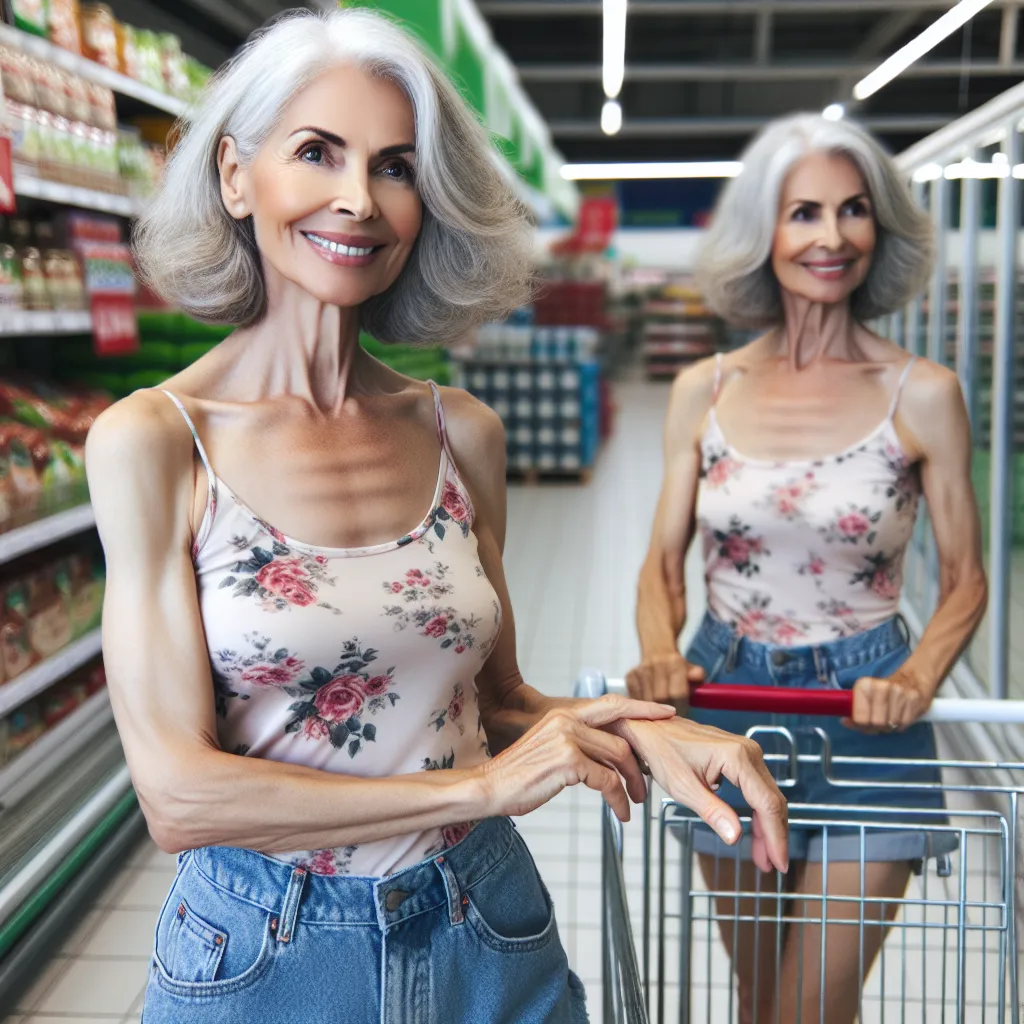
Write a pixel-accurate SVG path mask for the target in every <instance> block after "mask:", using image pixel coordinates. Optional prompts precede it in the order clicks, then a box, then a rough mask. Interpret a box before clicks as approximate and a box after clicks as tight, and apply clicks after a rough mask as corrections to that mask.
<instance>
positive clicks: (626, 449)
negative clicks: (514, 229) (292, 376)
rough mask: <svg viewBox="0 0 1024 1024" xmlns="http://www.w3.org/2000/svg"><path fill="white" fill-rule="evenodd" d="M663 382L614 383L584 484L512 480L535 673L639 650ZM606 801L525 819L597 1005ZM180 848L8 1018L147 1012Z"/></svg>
mask: <svg viewBox="0 0 1024 1024" xmlns="http://www.w3.org/2000/svg"><path fill="white" fill-rule="evenodd" d="M667 398H668V387H667V386H666V385H663V384H647V383H645V382H642V381H639V380H637V381H635V382H629V383H625V384H622V385H619V386H618V387H617V388H616V399H617V401H618V403H619V405H620V411H619V415H618V420H617V423H616V431H615V436H614V437H613V438H612V440H611V442H610V444H609V445H608V446H607V447H606V449H605V451H604V452H603V453H602V456H601V460H600V463H599V465H598V467H597V471H596V473H595V474H594V479H593V481H592V483H591V484H590V486H588V487H577V486H569V485H566V486H561V485H559V486H541V487H518V486H513V487H512V488H511V489H510V494H509V536H508V546H507V551H506V559H505V561H506V569H507V573H508V579H509V586H510V588H511V591H512V600H513V604H514V606H515V609H516V616H517V626H518V633H519V653H520V659H521V664H522V667H523V671H524V674H525V675H526V678H527V679H528V680H529V681H530V682H531V683H532V684H533V685H535V686H537V687H539V688H541V689H543V690H546V691H548V692H550V693H553V694H568V693H570V692H571V689H572V684H573V679H574V676H575V674H576V673H577V671H578V670H579V668H580V666H582V665H593V666H596V667H599V668H601V669H602V670H604V671H606V672H608V673H609V674H616V675H621V674H622V673H623V672H625V670H626V669H627V668H628V667H629V666H630V665H631V664H632V663H633V662H634V660H635V659H636V657H637V654H638V648H637V644H636V640H635V638H634V635H633V622H632V619H633V603H634V596H633V595H634V586H635V580H636V572H637V569H638V567H639V565H640V561H641V559H642V558H643V554H644V548H645V545H646V541H647V532H648V529H649V525H650V523H649V520H650V517H651V515H652V513H653V507H654V502H655V499H656V495H657V488H658V481H659V474H660V447H661V445H660V429H661V419H662V416H663V413H664V408H665V404H666V401H667ZM598 812H599V801H598V799H597V798H596V797H592V796H591V795H590V794H584V793H578V792H576V791H572V792H570V793H567V794H565V795H563V797H561V798H560V799H558V800H557V801H555V802H554V803H553V804H551V805H549V806H548V807H546V808H543V809H542V810H540V811H538V812H537V813H535V814H532V815H529V816H528V818H526V819H522V820H521V822H520V824H521V827H522V830H523V832H524V834H525V835H526V836H527V839H528V841H529V844H530V846H531V848H532V849H533V851H534V854H535V856H536V858H537V860H538V862H539V864H540V869H541V873H542V874H543V876H544V878H545V880H546V881H547V883H548V884H549V887H550V889H551V892H552V894H553V897H554V899H555V903H556V906H557V916H558V923H559V928H560V930H561V932H562V937H563V941H564V942H565V945H566V948H567V950H568V953H569V957H570V960H571V962H572V963H573V965H574V967H575V969H576V970H577V971H578V972H579V974H580V975H581V977H582V978H583V979H584V980H585V981H586V982H587V986H588V989H589V992H590V1000H591V1006H592V1008H593V1011H594V1020H595V1022H596V1021H597V1020H599V1017H600V1009H599V1008H600V991H599V979H600V948H601V946H600V928H599V924H598V922H599V916H598V914H599V908H600V886H599V883H600V855H599V843H598V839H599V831H598V829H599V818H598ZM173 865H174V859H173V858H172V857H169V856H167V855H165V854H162V853H160V852H159V851H158V850H156V849H155V847H153V846H151V845H150V844H148V843H147V844H146V845H144V846H143V847H142V848H141V849H140V850H139V851H138V852H137V853H136V855H135V856H134V857H133V859H132V861H131V863H130V864H128V865H126V867H125V870H124V872H123V873H122V875H121V876H120V877H119V878H117V879H116V880H115V881H114V882H113V884H112V885H111V886H110V888H109V889H108V891H107V892H105V893H102V894H98V895H97V902H96V905H95V907H94V909H93V910H92V911H91V912H90V914H89V915H88V917H87V918H86V920H85V921H84V922H83V924H82V926H81V927H80V928H79V929H78V931H77V932H76V933H75V934H74V935H72V936H70V937H69V938H68V941H67V942H66V943H65V945H64V947H63V949H62V951H61V954H60V956H59V957H58V958H57V959H55V960H54V961H53V962H52V963H50V964H49V965H47V966H46V967H45V969H44V970H43V972H42V974H41V975H40V978H39V981H38V982H37V984H36V985H35V987H34V988H33V989H32V990H31V991H30V992H29V993H28V994H27V995H26V996H25V997H24V998H23V999H22V1001H21V1006H20V1008H19V1013H18V1014H17V1015H15V1016H14V1017H11V1018H9V1024H15V1022H17V1024H56V1022H58V1021H68V1020H72V1021H77V1022H79V1024H83V1022H89V1024H98V1022H100V1021H103V1022H114V1021H119V1022H120V1021H126V1022H128V1021H138V1020H139V1019H140V1018H139V1014H140V1012H141V999H142V990H143V986H144V984H145V980H146V963H147V958H148V955H149V950H150V946H151V942H152V930H153V924H154V921H155V919H156V915H157V913H158V911H159V909H160V906H161V905H162V903H163V899H164V896H165V895H166V892H167V888H168V886H169V884H170V880H171V878H172V876H173V870H174V866H173Z"/></svg>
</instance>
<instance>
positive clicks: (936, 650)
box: [853, 363, 988, 728]
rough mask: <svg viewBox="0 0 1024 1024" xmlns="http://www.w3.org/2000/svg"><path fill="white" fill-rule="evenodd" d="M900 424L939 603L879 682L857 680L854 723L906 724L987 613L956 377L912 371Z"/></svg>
mask: <svg viewBox="0 0 1024 1024" xmlns="http://www.w3.org/2000/svg"><path fill="white" fill-rule="evenodd" d="M900 426H901V427H903V428H904V432H905V433H907V434H909V435H911V436H912V437H913V439H914V441H915V442H916V445H917V447H918V449H919V451H920V455H921V463H920V465H921V482H922V486H923V489H924V496H925V500H926V501H927V503H928V511H929V516H930V519H931V525H932V530H933V531H934V534H935V543H936V547H937V548H938V555H939V602H938V607H937V608H936V611H935V614H934V615H933V616H932V619H931V621H930V622H929V623H928V626H927V628H926V629H925V631H924V635H923V636H922V637H921V639H920V641H919V643H918V645H917V647H916V649H915V650H914V652H913V654H911V655H910V657H909V658H908V659H907V661H906V662H905V663H904V665H903V667H902V668H901V669H900V670H899V671H898V672H896V673H895V674H894V676H893V679H892V680H891V681H889V682H891V684H894V685H885V683H886V681H884V680H861V681H860V682H858V683H857V686H856V687H855V689H854V712H853V721H854V722H856V723H857V724H858V725H865V726H871V727H874V728H879V727H884V726H888V725H889V724H897V725H903V726H906V725H909V724H910V723H911V722H913V721H915V720H916V719H917V718H918V717H919V716H920V715H921V714H923V713H924V711H925V710H926V709H927V707H928V705H929V704H930V703H931V701H932V698H933V697H934V696H935V693H936V691H937V690H938V688H939V686H940V685H941V684H942V682H943V680H944V679H945V678H946V676H947V675H948V674H949V672H950V670H951V669H952V668H953V665H954V664H955V663H956V660H957V658H959V657H960V655H961V654H962V653H963V651H964V649H965V648H966V646H967V644H968V643H969V642H970V639H971V637H972V636H973V634H974V631H975V629H977V628H978V623H979V622H980V621H981V619H982V616H983V615H984V614H985V604H986V601H987V597H988V588H987V584H986V581H985V570H984V568H983V565H982V554H981V524H980V522H979V519H978V506H977V503H976V502H975V499H974V488H973V486H972V484H971V431H970V423H969V421H968V418H967V409H966V407H965V406H964V401H963V396H962V394H961V391H960V385H959V382H958V381H957V378H956V376H955V375H954V374H953V373H952V372H950V371H949V370H947V369H945V368H944V367H940V366H935V365H934V364H931V363H919V364H918V365H917V366H915V368H914V370H913V372H912V375H911V379H910V380H909V381H908V384H907V388H906V391H905V393H904V396H903V399H902V401H901V403H900Z"/></svg>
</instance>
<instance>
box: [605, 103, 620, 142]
mask: <svg viewBox="0 0 1024 1024" xmlns="http://www.w3.org/2000/svg"><path fill="white" fill-rule="evenodd" d="M621 127H622V107H621V106H620V105H619V101H618V100H605V101H604V106H603V107H602V108H601V131H603V132H604V133H605V135H614V134H615V133H616V132H617V131H618V130H619V129H620V128H621Z"/></svg>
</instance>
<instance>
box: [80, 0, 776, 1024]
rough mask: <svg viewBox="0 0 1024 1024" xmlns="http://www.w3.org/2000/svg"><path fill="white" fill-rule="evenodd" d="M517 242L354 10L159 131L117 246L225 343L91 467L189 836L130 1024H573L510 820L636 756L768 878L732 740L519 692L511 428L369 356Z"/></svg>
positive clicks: (756, 794) (372, 19)
mask: <svg viewBox="0 0 1024 1024" xmlns="http://www.w3.org/2000/svg"><path fill="white" fill-rule="evenodd" d="M527 230H528V225H527V222H526V220H525V215H524V213H523V210H522V209H521V208H520V206H519V204H518V203H517V202H516V200H515V198H514V197H513V195H512V194H511V193H510V192H509V190H508V188H507V186H506V185H505V184H504V183H503V179H502V178H501V176H500V174H499V172H498V171H497V170H496V168H495V166H494V164H493V162H492V153H491V151H490V149H489V145H488V141H487V138H486V135H485V133H484V132H483V130H482V129H481V127H480V126H479V125H478V124H477V123H476V121H475V120H474V119H473V117H472V116H471V115H470V113H469V112H468V110H467V108H466V107H465V106H464V105H463V103H462V101H461V99H460V98H459V96H458V94H457V93H456V92H455V91H454V89H453V88H452V87H451V86H450V85H449V84H448V83H447V81H446V80H445V78H444V76H443V75H442V74H441V73H440V72H439V71H438V70H437V69H436V68H435V67H434V66H433V65H432V64H431V63H430V62H429V61H428V60H427V59H426V57H425V56H424V55H423V53H422V52H421V51H420V49H419V48H418V47H417V46H416V44H415V43H413V42H412V41H411V40H410V39H409V38H408V37H406V36H405V35H404V34H403V33H402V32H401V31H400V30H399V29H398V28H396V27H395V26H393V25H392V24H390V23H389V22H387V21H385V20H383V19H381V18H380V17H379V16H377V15H374V14H372V13H368V12H361V11H335V12H333V13H329V14H322V15H313V14H310V13H308V12H306V13H302V14H295V15H293V16H290V17H288V18H285V19H284V20H281V21H278V22H277V23H275V24H274V26H273V27H272V28H270V29H269V30H267V31H265V32H264V33H262V34H261V35H259V36H257V37H256V38H254V39H253V40H252V41H251V42H250V43H249V44H248V45H247V46H246V47H245V49H244V50H243V51H242V53H241V54H240V55H239V56H238V57H237V58H236V59H235V60H234V61H232V62H231V63H230V64H229V65H228V66H227V67H226V68H225V69H224V70H223V71H222V73H221V74H219V75H218V76H217V78H216V79H215V80H214V81H213V83H212V84H211V86H210V88H209V90H208V92H207V93H206V95H205V98H204V99H203V101H202V102H201V103H200V104H199V106H198V109H197V110H196V111H195V112H194V114H193V117H192V119H191V121H190V123H189V124H187V125H186V126H185V128H184V132H183V134H182V136H181V139H180V141H179V143H178V145H177V147H176V149H175V151H174V154H173V156H172V158H171V160H170V163H169V166H168V169H167V175H166V181H165V183H164V186H163V190H162V192H161V193H160V194H159V195H158V196H157V197H156V199H155V200H154V201H153V203H152V204H151V206H150V208H149V209H148V210H147V212H146V215H145V216H144V217H143V218H142V221H141V224H140V228H139V232H138V236H137V239H136V241H137V248H138V258H139V262H140V265H141V267H142V269H143V271H144V273H145V274H146V276H147V278H148V280H149V281H150V282H151V284H152V285H153V286H154V287H155V288H156V289H157V290H158V291H160V292H161V293H162V294H164V295H165V296H166V297H167V298H168V299H169V300H171V301H173V302H176V303H177V304H178V305H180V306H181V308H183V309H184V310H186V311H187V312H189V313H190V314H192V315H193V316H196V317H199V318H201V319H203V320H208V321H214V322H228V323H232V324H234V325H236V326H237V328H238V329H237V330H236V331H235V332H234V333H233V334H232V335H231V336H230V337H229V338H228V339H227V340H226V341H225V342H224V343H223V344H221V345H220V346H219V347H218V348H217V349H216V350H215V351H213V352H212V353H210V354H209V355H208V356H206V357H204V358H203V359H201V360H199V361H198V362H197V363H195V364H194V365H193V366H191V367H189V368H188V369H187V370H185V371H184V372H182V373H181V374H179V375H178V376H176V377H174V378H173V379H172V380H170V381H168V382H167V389H166V390H165V391H144V392H139V393H138V394H135V395H133V396H131V397H129V398H128V399H126V400H125V401H123V402H121V403H119V404H118V405H117V406H115V407H114V408H113V409H111V410H110V411H109V412H108V414H107V415H105V416H104V417H103V418H102V419H101V420H100V421H99V422H98V423H97V424H96V427H95V429H94V430H93V432H92V434H91V435H90V437H89V445H88V453H87V454H88V469H89V482H90V486H91V489H92V496H93V501H94V504H95V508H96V516H97V521H98V523H99V529H100V534H101V537H102V540H103V544H104V548H105V551H106V555H107V565H108V588H107V599H106V600H107V603H106V608H105V614H104V644H103V650H104V657H105V660H106V666H107V672H108V678H109V680H110V690H111V696H112V700H113V703H114V708H115V713H116V717H117V723H118V726H119V728H120V731H121V736H122V739H123V742H124V747H125V752H126V755H127V758H128V763H129V765H130V768H131V771H132V777H133V780H134V782H135V786H136V789H137V792H138V794H139V800H140V802H141V805H142V807H143V810H144V811H145V814H146V818H147V821H148V823H149V827H150V831H151V833H152V835H153V837H154V838H155V840H156V842H157V843H158V844H159V845H160V846H161V847H162V848H163V849H164V850H167V851H170V852H176V853H179V854H180V856H179V860H178V873H177V877H176V880H175V882H174V884H173V887H172V889H171V892H170V894H169V895H168V898H167V902H166V904H165V906H164V909H163V911H162V913H161V915H160V918H159V922H158V925H157V931H156V950H155V953H154V956H153V959H152V966H151V974H150V984H149V988H148V992H147V996H146V1004H145V1019H146V1024H172V1022H173V1024H201V1022H214V1021H217V1022H223V1021H273V1022H274V1024H309V1022H311V1021H328V1020H329V1021H338V1022H351V1024H365V1022H367V1021H371V1020H381V1021H385V1020H386V1021H392V1022H402V1024H404V1022H406V1021H413V1020H421V1021H443V1022H445V1024H458V1022H461V1021H465V1022H474V1024H475V1022H482V1021H488V1022H490V1021H507V1022H510V1024H511V1022H541V1021H545V1022H548V1021H550V1022H576V1021H583V1020H585V1019H586V1010H585V1007H584V997H583V992H582V987H581V985H580V983H579V982H578V980H577V979H576V978H575V976H574V975H573V974H572V973H571V972H570V971H569V967H568V964H567V962H566V957H565V953H564V952H563V950H562V947H561V944H560V942H559V940H558V935H557V930H556V927H555V923H554V920H553V913H552V906H551V902H550V899H549V898H548V895H547V893H546V890H545V889H544V887H543V885H542V883H541V881H540V879H539V877H538V875H537V870H536V868H535V866H534V864H533V861H532V859H531V857H530V855H529V852H528V851H527V849H526V847H525V846H524V844H523V841H522V840H521V839H520V838H519V836H518V835H517V833H516V831H515V829H514V827H513V825H512V823H511V822H510V821H509V819H508V817H507V816H508V815H518V814H524V813H526V812H528V811H531V810H533V809H534V808H536V807H538V806H540V805H541V804H543V803H545V802H546V801H548V800H550V799H551V798H552V797H554V796H555V795H556V794H557V793H559V792H560V791H561V790H562V789H564V788H565V787H566V786H571V785H576V784H578V783H583V784H584V785H587V786H589V787H591V788H593V789H595V790H599V791H600V792H601V793H602V794H603V795H604V797H605V799H606V800H607V801H608V802H609V803H610V804H611V805H612V806H613V807H614V808H615V810H616V812H617V813H618V814H619V815H620V816H621V817H622V818H627V817H628V816H629V797H631V798H632V799H633V800H638V799H642V798H643V795H644V783H643V779H642V776H641V774H640V768H639V765H638V762H637V756H639V757H640V758H642V759H643V760H644V761H646V762H647V764H648V765H649V766H650V768H651V770H652V772H653V774H654V775H655V777H657V778H658V779H659V780H660V781H661V782H662V783H663V784H664V785H665V786H667V788H668V789H669V790H670V791H671V792H673V794H674V795H676V796H677V797H678V798H679V799H680V800H683V801H685V802H688V803H689V804H690V805H692V806H696V807H698V808H700V809H701V811H702V813H704V814H705V815H706V816H707V817H709V818H710V819H712V820H714V821H715V822H716V824H717V827H718V829H719V832H720V834H721V835H723V836H724V837H726V838H730V839H735V838H736V837H737V836H738V832H739V822H738V820H737V818H736V815H735V813H734V812H733V811H732V810H731V809H730V808H728V807H727V806H726V805H725V804H724V803H722V802H721V801H719V800H718V799H717V797H715V796H713V794H712V793H711V791H710V789H711V786H712V785H713V784H714V783H715V781H716V779H717V777H718V776H719V775H723V776H725V777H727V778H729V779H731V780H732V781H733V782H735V783H736V784H738V785H739V786H740V787H741V788H742V789H743V791H744V792H745V793H746V795H747V798H748V800H750V801H751V802H752V803H753V804H754V805H755V806H756V807H758V809H759V812H760V817H761V819H762V821H763V828H764V832H763V834H764V837H765V838H764V841H763V842H761V844H760V845H759V847H758V850H757V857H758V859H759V862H760V863H762V865H763V866H764V867H766V868H767V866H768V865H769V863H774V864H776V865H778V866H784V865H785V864H786V857H787V848H786V823H785V814H784V810H785V802H784V801H783V800H782V797H781V794H780V793H779V791H778V789H777V788H776V787H775V784H774V782H773V781H772V779H771V776H770V775H769V774H768V772H767V769H766V768H765V765H764V761H763V759H762V757H761V754H760V751H759V750H758V749H757V747H756V745H754V744H751V743H750V742H749V741H742V740H737V738H735V737H733V736H730V735H728V734H726V733H720V732H718V731H716V730H712V729H706V728H702V727H700V726H697V725H694V724H692V723H688V722H685V721H684V720H682V719H679V718H677V717H675V716H674V713H673V710H672V708H671V707H665V706H664V705H656V704H652V703H650V702H640V701H635V700H629V699H626V698H621V699H609V698H606V699H602V700H598V701H572V700H550V699H547V698H545V697H543V696H542V695H541V694H540V693H538V692H537V691H535V690H533V689H531V688H530V687H529V686H527V685H526V684H525V683H524V681H523V679H522V677H521V675H520V673H519V669H518V667H517V665H516V650H515V631H514V627H513V622H512V612H511V609H510V607H509V601H508V592H507V588H506V586H505V580H504V576H503V571H502V562H501V554H502V545H503V540H504V534H505V482H504V451H505V447H504V439H503V436H502V431H501V426H500V423H499V421H498V420H497V418H496V417H495V416H494V415H493V414H492V413H491V412H489V411H488V410H487V409H486V408H484V407H483V406H481V405H479V404H478V403H477V402H475V401H474V400H473V399H471V398H470V397H469V396H468V395H466V394H465V393H463V392H458V391H447V390H446V391H444V392H443V393H442V392H441V390H439V389H438V388H436V387H434V386H433V385H432V384H431V385H428V384H421V383H419V382H417V381H413V380H409V379H407V378H405V377H402V376H400V375H399V374H397V373H394V372H393V371H391V370H390V369H388V368H387V367H385V366H383V365H381V364H380V363H379V362H376V361H374V360H373V359H371V358H370V357H369V356H367V355H366V353H365V352H364V351H363V350H362V349H361V348H360V346H359V343H358V338H359V331H360V327H361V326H362V327H365V328H366V329H367V330H369V331H371V332H372V333H373V334H374V335H375V336H376V337H378V338H381V339H385V340H394V339H403V340H410V341H421V342H438V341H445V340H447V339H452V338H456V337H458V336H460V335H461V334H462V333H463V332H464V331H465V330H466V329H467V328H468V327H471V326H472V325H474V324H476V323H479V322H481V321H482V320H484V319H486V318H489V317H493V316H495V315H498V314H499V313H500V312H502V311H503V310H506V309H508V308H509V307H511V306H513V305H515V304H516V303H518V302H520V301H522V299H523V298H524V297H525V296H526V295H527V285H528V269H527V268H528V265H529V256H528V251H529V247H528V239H527ZM214 467H216V469H215V468H214ZM229 482H230V483H229ZM300 538H301V539H300ZM492 752H493V754H494V756H493V757H492ZM697 766H699V767H700V772H699V773H698V771H697V770H696V767H697ZM705 769H706V771H705ZM627 792H628V797H627Z"/></svg>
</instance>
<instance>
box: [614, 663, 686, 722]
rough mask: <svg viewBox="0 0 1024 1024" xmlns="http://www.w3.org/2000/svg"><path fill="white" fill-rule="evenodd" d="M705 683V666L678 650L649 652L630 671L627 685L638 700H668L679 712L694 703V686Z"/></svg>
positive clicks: (684, 710) (630, 693)
mask: <svg viewBox="0 0 1024 1024" xmlns="http://www.w3.org/2000/svg"><path fill="white" fill-rule="evenodd" d="M702 682H704V669H702V668H701V667H700V665H694V664H692V663H691V662H689V661H687V660H686V659H685V658H684V657H683V656H682V655H681V654H680V653H679V652H678V651H669V652H667V653H665V654H650V655H647V656H646V657H645V658H644V660H643V661H642V662H640V664H639V665H637V667H636V668H634V669H630V671H629V672H627V673H626V688H627V689H628V690H629V695H630V696H631V697H635V698H636V699H637V700H653V701H665V702H667V703H670V704H672V705H673V706H674V707H675V709H676V711H677V712H678V713H679V714H681V715H682V714H685V713H686V709H687V707H688V706H689V703H690V688H691V687H692V686H695V685H696V684H697V683H702Z"/></svg>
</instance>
